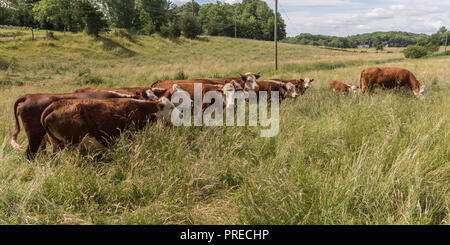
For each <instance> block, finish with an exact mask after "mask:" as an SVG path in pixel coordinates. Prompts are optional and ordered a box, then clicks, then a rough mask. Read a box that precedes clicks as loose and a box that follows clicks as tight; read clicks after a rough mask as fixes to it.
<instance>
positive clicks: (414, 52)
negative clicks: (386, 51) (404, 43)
mask: <svg viewBox="0 0 450 245" xmlns="http://www.w3.org/2000/svg"><path fill="white" fill-rule="evenodd" d="M402 52H403V54H404V55H405V58H413V59H417V58H421V57H424V56H425V55H427V54H428V50H427V49H426V48H425V47H421V46H409V47H407V48H405V49H404V50H403V51H402Z"/></svg>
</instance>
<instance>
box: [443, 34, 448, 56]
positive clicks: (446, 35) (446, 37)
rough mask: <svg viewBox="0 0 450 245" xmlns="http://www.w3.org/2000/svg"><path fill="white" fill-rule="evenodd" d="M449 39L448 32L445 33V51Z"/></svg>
mask: <svg viewBox="0 0 450 245" xmlns="http://www.w3.org/2000/svg"><path fill="white" fill-rule="evenodd" d="M447 40H448V32H446V33H445V48H444V52H447Z"/></svg>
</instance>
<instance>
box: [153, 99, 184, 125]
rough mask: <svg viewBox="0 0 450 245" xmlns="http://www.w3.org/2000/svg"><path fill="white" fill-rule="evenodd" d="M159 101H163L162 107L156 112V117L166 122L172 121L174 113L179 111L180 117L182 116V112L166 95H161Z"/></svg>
mask: <svg viewBox="0 0 450 245" xmlns="http://www.w3.org/2000/svg"><path fill="white" fill-rule="evenodd" d="M159 102H161V103H162V105H163V106H162V109H161V110H160V111H158V112H157V113H155V116H156V118H158V119H161V120H162V121H164V122H170V120H171V116H172V113H177V114H178V115H177V117H178V118H182V114H181V112H180V111H179V110H178V109H177V108H176V107H175V105H174V104H173V103H172V102H171V101H170V100H169V99H167V98H166V97H164V96H163V97H161V98H160V99H159Z"/></svg>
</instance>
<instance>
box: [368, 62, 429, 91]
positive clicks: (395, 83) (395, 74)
mask: <svg viewBox="0 0 450 245" xmlns="http://www.w3.org/2000/svg"><path fill="white" fill-rule="evenodd" d="M359 84H360V87H361V89H362V91H363V92H364V93H366V92H367V93H370V92H372V91H373V88H374V86H375V85H378V86H381V87H382V88H400V87H407V88H410V89H412V91H413V92H414V95H416V96H418V97H423V96H424V95H425V94H426V92H427V88H426V86H425V85H421V84H420V83H419V81H418V80H417V79H416V77H415V76H414V74H413V73H412V72H410V71H409V70H407V69H404V68H397V67H367V68H365V69H364V70H362V71H361V75H360V79H359Z"/></svg>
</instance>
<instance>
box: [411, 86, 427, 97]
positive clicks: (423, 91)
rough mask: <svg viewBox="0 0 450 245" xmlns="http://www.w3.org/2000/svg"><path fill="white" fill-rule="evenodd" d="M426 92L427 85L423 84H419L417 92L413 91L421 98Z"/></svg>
mask: <svg viewBox="0 0 450 245" xmlns="http://www.w3.org/2000/svg"><path fill="white" fill-rule="evenodd" d="M413 91H414V90H413ZM426 93H427V86H425V85H422V86H420V88H419V92H416V91H414V95H416V96H417V97H420V98H423V97H424V96H425V94H426Z"/></svg>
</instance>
